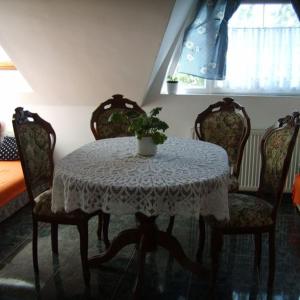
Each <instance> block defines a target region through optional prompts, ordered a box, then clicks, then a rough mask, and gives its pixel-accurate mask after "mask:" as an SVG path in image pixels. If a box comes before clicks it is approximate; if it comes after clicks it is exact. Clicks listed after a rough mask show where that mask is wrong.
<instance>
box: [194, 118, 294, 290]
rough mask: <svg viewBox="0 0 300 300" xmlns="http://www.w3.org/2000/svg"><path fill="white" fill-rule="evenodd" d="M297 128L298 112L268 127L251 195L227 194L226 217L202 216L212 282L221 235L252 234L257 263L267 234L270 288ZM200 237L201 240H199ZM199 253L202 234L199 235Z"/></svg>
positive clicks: (217, 259) (217, 263) (215, 271)
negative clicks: (208, 236)
mask: <svg viewBox="0 0 300 300" xmlns="http://www.w3.org/2000/svg"><path fill="white" fill-rule="evenodd" d="M298 131H299V113H294V114H293V115H288V116H286V117H285V118H281V119H279V120H278V122H277V123H276V124H275V125H274V126H272V127H270V128H269V129H268V130H267V131H266V133H265V135H264V137H263V139H262V141H261V148H260V151H261V158H262V165H261V171H260V183H259V187H258V191H257V193H256V195H255V196H253V195H247V194H241V193H230V194H229V214H230V220H229V221H227V222H226V221H225V222H218V221H216V220H215V219H212V218H205V221H206V222H207V223H208V224H209V225H210V226H211V249H210V251H211V257H212V280H213V281H212V282H213V283H214V282H215V280H216V274H217V270H218V265H219V252H220V250H221V248H222V242H223V235H225V234H238V235H240V234H253V235H254V237H255V263H256V266H257V267H259V266H260V260H261V243H262V233H268V236H269V279H268V286H269V287H272V285H273V282H274V274H275V252H276V251H275V230H276V218H277V213H278V209H279V206H280V203H281V199H282V194H283V189H284V186H285V182H286V178H287V173H288V170H289V165H290V161H291V157H292V153H293V149H294V146H295V142H296V138H297V135H298ZM201 239H202V241H201ZM199 240H200V242H199V249H200V251H201V253H202V249H201V248H202V244H203V243H204V236H201V235H200V238H199Z"/></svg>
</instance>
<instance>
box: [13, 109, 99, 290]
mask: <svg viewBox="0 0 300 300" xmlns="http://www.w3.org/2000/svg"><path fill="white" fill-rule="evenodd" d="M13 128H14V132H15V137H16V141H17V145H18V151H19V154H20V160H21V164H22V169H23V173H24V178H25V183H26V187H27V192H28V196H29V199H30V201H31V205H32V221H33V238H32V254H33V266H34V271H35V273H36V274H38V273H39V267H38V251H37V246H38V245H37V244H38V222H39V221H40V222H46V223H50V224H51V242H52V252H53V253H54V254H58V237H57V235H58V224H69V225H76V226H77V228H78V231H79V235H80V254H81V262H82V270H83V276H84V281H85V284H86V285H89V281H90V272H89V268H88V260H87V259H88V220H89V219H90V218H91V217H92V216H94V215H96V214H98V213H99V212H98V211H97V212H95V213H92V214H86V213H84V212H82V211H81V210H76V211H72V212H70V213H65V212H57V213H53V212H52V211H51V196H52V195H51V187H52V179H53V170H54V163H53V152H54V147H55V142H56V135H55V132H54V130H53V128H52V126H51V125H50V124H49V123H48V122H46V121H45V120H43V119H42V118H40V117H39V115H38V114H36V113H31V112H29V111H24V110H23V108H21V107H18V108H16V110H15V114H14V115H13Z"/></svg>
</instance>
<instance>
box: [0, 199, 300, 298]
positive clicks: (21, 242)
mask: <svg viewBox="0 0 300 300" xmlns="http://www.w3.org/2000/svg"><path fill="white" fill-rule="evenodd" d="M278 221H279V222H278V226H277V228H278V230H277V268H276V279H275V285H274V289H273V293H272V294H270V293H269V294H267V292H266V281H267V275H268V260H267V258H268V255H267V254H268V252H267V244H266V243H264V245H263V253H262V259H263V261H262V267H261V272H260V273H258V272H256V271H254V270H253V253H254V245H253V240H252V238H251V237H244V236H243V237H242V236H240V237H230V238H229V237H226V238H225V240H224V247H223V250H222V258H221V269H220V272H219V277H218V282H217V287H216V291H215V299H222V300H223V299H234V300H236V299H243V300H244V299H245V300H247V299H251V300H252V299H261V300H264V299H276V300H281V299H284V300H294V299H295V300H296V299H297V300H299V297H300V215H299V214H298V213H297V212H296V210H295V209H294V208H293V207H292V206H291V204H290V201H289V200H285V201H284V204H283V206H282V207H281V210H280V216H279V218H278ZM167 223H168V218H166V217H165V218H164V217H160V218H159V219H158V225H159V227H161V228H166V225H167ZM134 224H135V221H134V218H133V217H131V216H126V217H121V218H120V217H116V216H112V219H111V227H110V236H114V235H115V234H116V233H117V232H118V231H120V230H121V229H123V228H128V227H132V226H133V225H134ZM96 227H97V218H94V219H92V220H91V221H90V223H89V237H90V241H89V244H90V247H89V255H94V254H97V253H99V252H101V251H102V250H103V249H104V247H103V243H102V242H99V241H98V240H97V237H96ZM197 230H198V229H197V221H196V220H195V219H192V218H190V219H186V218H182V217H177V218H176V222H175V227H174V235H175V236H176V237H177V238H178V239H179V241H180V242H181V244H182V245H183V247H184V249H185V251H186V254H187V255H188V256H190V257H194V256H195V251H196V245H197ZM208 236H209V232H207V240H208ZM265 238H266V237H265ZM208 249H209V247H208V244H206V246H205V253H204V264H206V265H207V266H209V255H208ZM38 251H39V266H40V276H39V278H35V277H34V273H33V267H32V258H31V215H30V209H29V207H26V208H24V209H22V210H21V211H20V212H19V213H17V214H16V215H15V216H14V217H12V218H10V219H8V220H7V221H5V222H3V223H2V224H0V299H1V300H8V299H10V300H11V299H22V300H26V299H131V298H132V292H131V289H132V287H133V284H134V280H135V270H136V255H135V254H136V251H135V248H134V246H127V247H126V248H124V249H123V250H122V251H121V252H120V253H119V255H118V256H117V257H116V258H114V259H113V260H112V261H111V262H109V263H106V264H105V265H103V266H102V267H101V268H99V269H92V270H91V287H90V289H85V287H84V283H83V279H82V272H81V265H80V256H79V241H78V233H77V230H76V228H75V227H70V226H60V230H59V256H58V257H57V256H52V254H51V245H50V237H49V226H48V225H46V224H41V226H40V230H39V248H38ZM208 290H209V286H208V278H197V277H196V276H192V275H191V274H190V273H189V272H188V271H185V270H183V269H182V268H181V267H180V266H179V265H178V264H177V262H176V261H174V259H172V258H170V257H169V255H168V253H167V252H166V251H165V250H163V249H161V248H159V249H158V251H157V252H156V253H152V254H148V256H147V264H146V271H145V285H144V287H143V299H157V300H158V299H177V300H185V299H208Z"/></svg>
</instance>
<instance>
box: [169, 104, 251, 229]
mask: <svg viewBox="0 0 300 300" xmlns="http://www.w3.org/2000/svg"><path fill="white" fill-rule="evenodd" d="M250 129H251V125H250V119H249V117H248V114H247V112H246V110H245V108H244V107H242V106H241V105H239V104H238V103H236V102H235V101H234V100H233V99H232V98H224V99H223V101H219V102H217V103H215V104H212V105H210V106H209V107H208V108H207V109H206V110H204V111H203V112H202V113H200V114H199V115H198V116H197V118H196V121H195V132H196V134H197V137H198V138H199V139H200V140H202V141H206V142H210V143H213V144H217V145H219V146H221V147H223V148H224V149H225V150H226V151H227V154H228V159H229V164H230V167H231V174H230V177H229V187H228V190H229V192H237V191H238V188H239V182H238V178H239V174H240V166H241V161H242V156H243V151H244V147H245V144H246V142H247V139H248V137H249V134H250ZM174 219H175V217H171V219H170V222H169V226H168V228H167V232H169V233H171V232H172V230H173V225H174ZM200 231H201V233H202V234H205V228H204V222H202V223H201V228H200Z"/></svg>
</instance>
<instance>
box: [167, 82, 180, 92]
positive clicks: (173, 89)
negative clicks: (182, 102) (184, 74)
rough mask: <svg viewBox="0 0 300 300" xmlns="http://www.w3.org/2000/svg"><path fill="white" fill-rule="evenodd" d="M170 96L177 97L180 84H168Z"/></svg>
mask: <svg viewBox="0 0 300 300" xmlns="http://www.w3.org/2000/svg"><path fill="white" fill-rule="evenodd" d="M167 89H168V94H170V95H176V94H177V89H178V82H167Z"/></svg>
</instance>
